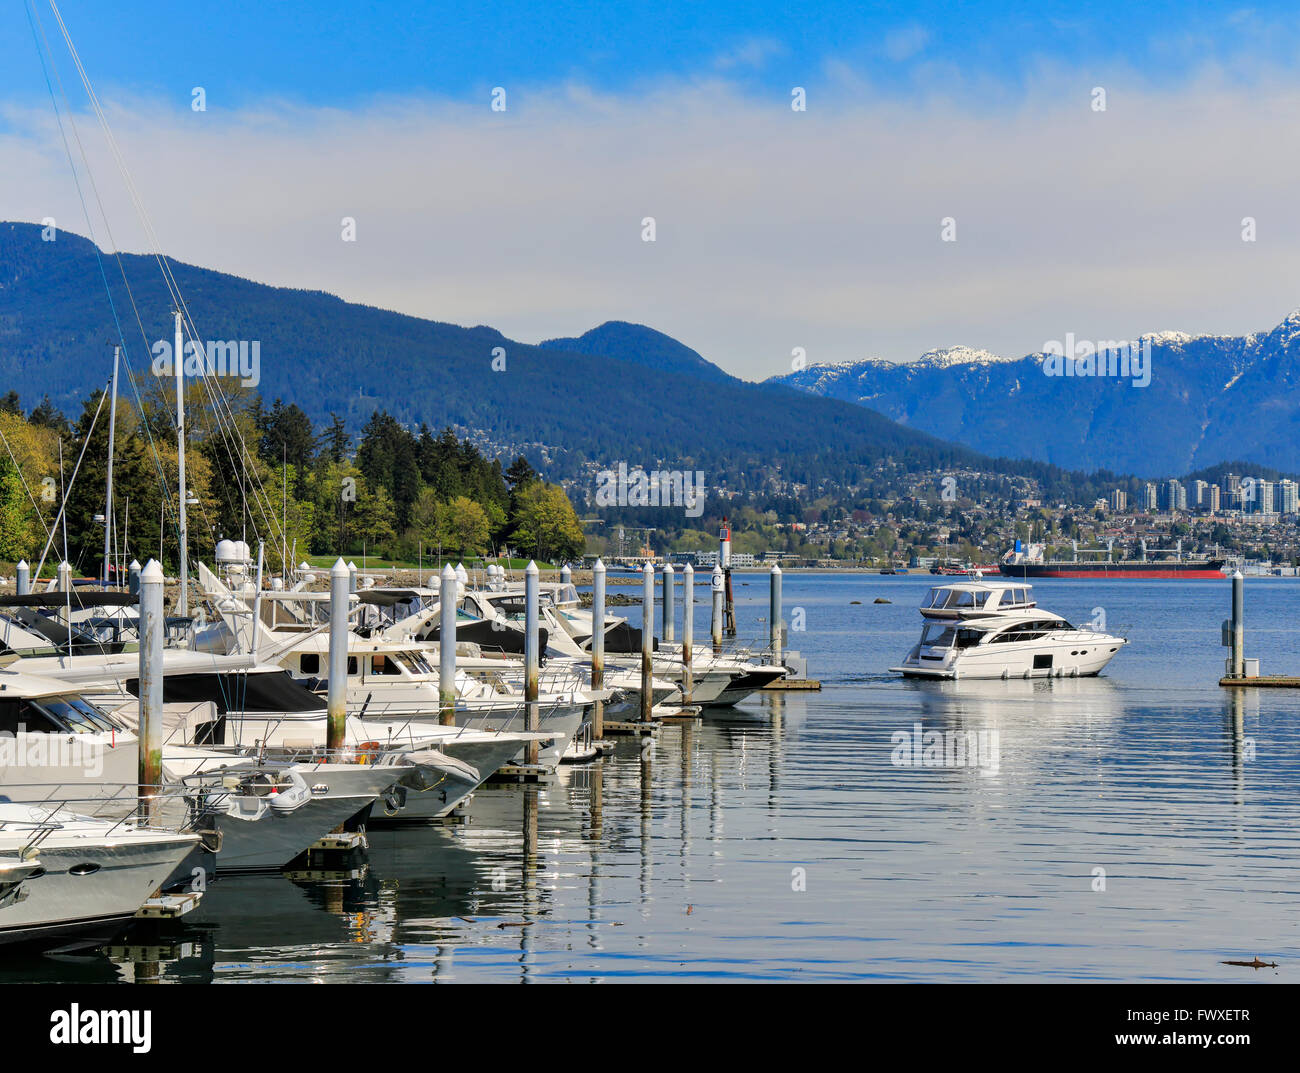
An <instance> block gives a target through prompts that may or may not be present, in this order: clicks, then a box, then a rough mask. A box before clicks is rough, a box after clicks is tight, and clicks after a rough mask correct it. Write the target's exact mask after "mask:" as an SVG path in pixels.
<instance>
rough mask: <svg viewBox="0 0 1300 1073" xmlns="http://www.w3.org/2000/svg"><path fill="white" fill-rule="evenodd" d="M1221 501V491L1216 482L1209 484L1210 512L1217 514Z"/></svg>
mask: <svg viewBox="0 0 1300 1073" xmlns="http://www.w3.org/2000/svg"><path fill="white" fill-rule="evenodd" d="M1222 502H1223V499H1222V493H1221V492H1220V491H1219V486H1218V485H1217V484H1212V485H1210V508H1209V509H1210V513H1211V514H1218V513H1219V510H1220V507H1221V504H1222Z"/></svg>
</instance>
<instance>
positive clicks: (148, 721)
mask: <svg viewBox="0 0 1300 1073" xmlns="http://www.w3.org/2000/svg"><path fill="white" fill-rule="evenodd" d="M163 584H164V581H163V571H162V567H161V566H160V565H159V564H158V561H157V560H156V559H150V560H149V563H148V565H147V566H146V567H145V568H144V569H143V570H142V571H141V572H140V725H139V729H138V732H137V737H138V738H139V779H138V781H139V787H138V794H139V802H140V817H141V819H142V820H143V821H144V822H146V823H147V822H149V820H150V818H151V817H152V814H153V801H154V791H155V789H156V788H157V786H158V784H159V783H161V782H162V715H163V637H164V634H165V633H166V623H165V622H164V621H163Z"/></svg>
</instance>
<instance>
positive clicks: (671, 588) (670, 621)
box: [663, 563, 677, 644]
mask: <svg viewBox="0 0 1300 1073" xmlns="http://www.w3.org/2000/svg"><path fill="white" fill-rule="evenodd" d="M676 581H677V572H676V571H675V570H673V564H672V563H664V596H663V601H664V643H665V644H667V643H668V642H669V641H673V640H675V639H676V637H677V588H676V584H675V582H676Z"/></svg>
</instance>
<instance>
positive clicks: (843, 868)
mask: <svg viewBox="0 0 1300 1073" xmlns="http://www.w3.org/2000/svg"><path fill="white" fill-rule="evenodd" d="M799 583H800V582H799V581H797V580H794V579H791V580H787V583H786V584H787V594H788V599H790V600H791V601H792V602H793V601H794V600H795V599H796V595H795V594H796V592H797V585H798V584H799ZM827 584H830V583H827ZM1121 588H1122V586H1121ZM1181 593H1182V590H1181V589H1180V590H1179V592H1178V594H1175V598H1174V605H1176V606H1175V610H1177V609H1178V608H1181V611H1179V612H1178V613H1179V616H1180V617H1179V621H1178V622H1176V623H1168V622H1165V621H1164V619H1159V620H1155V621H1148V622H1147V623H1146V625H1145V626H1144V628H1143V630H1142V631H1141V637H1140V639H1139V642H1138V643H1135V645H1134V646H1132V650H1131V651H1130V650H1129V649H1126V650H1125V652H1124V653H1123V654H1122V655H1123V657H1124V658H1123V660H1117V661H1116V662H1115V664H1114V665H1113V666H1114V673H1113V674H1109V675H1107V676H1106V677H1102V678H1098V679H1050V680H1047V679H1039V680H1033V681H1029V682H1026V681H1023V680H1017V681H1007V682H1002V681H978V682H965V681H958V682H905V681H902V680H899V679H896V678H892V677H887V676H884V675H881V674H878V673H875V666H876V664H877V663H878V664H879V665H881V666H886V665H888V662H889V661H890V660H891V659H893V658H895V657H896V655H897V653H896V652H895V651H894V650H893V649H894V647H896V646H894V644H893V642H892V640H891V639H890V637H886V638H885V640H884V641H881V642H880V643H879V645H878V646H877V647H879V648H880V649H881V651H880V652H879V654H878V655H879V658H878V659H877V658H876V656H877V653H875V651H874V649H872V650H871V651H869V652H868V653H867V655H866V656H865V657H864V655H863V652H862V648H861V636H862V634H861V626H860V622H861V619H862V618H863V617H864V616H866V615H868V614H870V615H876V616H879V617H880V618H881V620H882V621H885V616H887V615H893V616H895V617H897V618H898V620H899V622H900V628H901V627H902V626H903V625H905V626H906V629H907V633H908V636H910V635H911V632H912V628H913V624H912V622H911V619H912V617H913V616H914V615H915V611H914V609H913V608H912V607H908V608H906V609H899V608H896V607H895V608H890V607H876V608H869V607H867V606H862V607H855V608H849V607H847V603H846V601H845V600H844V599H843V590H834V595H833V598H832V597H826V598H825V599H823V600H821V602H820V603H819V602H818V599H817V598H815V594H814V596H810V597H808V598H807V600H806V601H805V600H804V598H803V597H797V598H798V600H799V601H800V603H804V602H806V604H807V606H808V607H809V608H810V622H823V621H829V622H830V623H831V625H832V626H834V625H835V623H836V622H837V621H838V620H836V619H835V618H834V616H836V615H839V616H842V617H843V620H844V621H845V622H850V621H851V622H852V623H853V625H852V631H850V630H849V628H848V627H845V632H844V635H843V636H844V638H845V640H844V642H843V644H842V645H841V646H840V647H838V648H833V649H830V650H828V651H826V652H824V653H818V652H817V651H816V650H815V648H814V647H813V645H811V644H808V645H805V646H804V647H805V649H807V650H808V651H809V654H810V655H811V656H812V657H813V659H814V665H815V667H816V668H817V669H818V670H820V669H821V665H822V664H825V665H827V666H828V667H829V668H831V669H832V671H834V669H835V668H836V667H838V668H840V669H839V670H838V671H834V673H827V674H823V678H824V679H826V680H828V681H830V682H831V684H830V685H828V687H827V688H826V690H825V691H824V692H823V693H821V694H802V693H791V694H781V693H777V694H771V695H765V696H761V697H756V698H752V699H750V700H747V701H746V702H745V703H744V704H743V705H742V707H741V708H739V709H737V710H735V711H730V712H727V711H724V712H720V713H709V714H708V715H707V717H706V718H705V719H703V720H702V721H700V722H698V723H696V722H685V723H682V724H680V725H669V726H665V727H664V728H663V729H662V730H660V732H659V733H658V735H657V736H656V737H655V738H654V739H653V740H648V741H645V742H643V741H642V740H640V739H637V738H620V739H615V743H616V744H615V748H614V751H613V753H612V754H611V755H609V756H607V757H605V758H603V759H601V760H598V761H596V762H595V763H592V764H587V765H581V766H575V767H572V768H568V767H566V768H563V769H562V770H561V772H560V775H559V777H558V778H557V779H555V780H554V781H553V782H551V783H548V784H544V785H541V786H536V787H520V786H508V787H500V788H491V789H486V790H481V791H479V792H478V793H477V794H476V795H475V797H474V800H473V802H472V804H471V806H470V809H469V821H468V822H467V823H465V824H463V825H451V826H441V827H440V826H432V827H413V828H408V829H401V830H391V831H375V832H371V833H370V836H369V837H370V850H369V852H368V854H367V855H366V857H365V858H364V860H363V861H362V862H360V866H359V867H357V868H355V869H351V870H348V869H341V870H339V871H338V872H337V873H334V874H326V873H319V872H317V873H299V874H293V875H278V876H267V877H251V878H227V879H221V880H218V881H217V882H215V883H213V885H212V887H211V888H210V890H209V891H208V894H207V896H206V897H205V899H204V901H203V904H202V905H201V907H200V909H199V910H197V911H196V912H195V913H194V914H192V915H191V916H190V917H187V918H185V920H183V921H181V922H180V923H179V924H178V925H176V926H175V927H173V928H172V929H170V930H159V929H158V928H156V927H154V928H153V930H152V931H151V932H148V933H146V932H145V931H144V930H140V929H134V928H133V929H132V931H131V933H129V935H128V936H127V938H126V939H125V940H124V941H123V942H122V943H120V944H118V946H117V947H115V948H112V949H110V950H108V951H106V952H104V953H100V954H98V955H95V956H93V957H76V958H67V957H60V958H50V957H43V958H40V957H38V958H31V957H25V956H24V957H11V956H9V955H8V954H6V955H5V958H4V961H3V963H0V964H2V966H3V967H0V979H2V980H10V981H22V980H48V979H80V980H95V981H101V980H102V981H110V980H124V979H126V980H136V979H139V980H145V979H148V980H159V981H163V982H167V981H173V980H197V981H203V980H213V979H217V980H231V979H267V978H273V979H292V980H333V979H340V980H361V981H426V982H427V981H432V980H437V981H468V980H498V981H517V980H529V981H542V980H583V981H605V980H616V979H623V978H634V979H663V978H672V979H675V978H680V977H683V976H688V977H690V978H700V979H716V980H726V979H736V978H743V979H754V980H757V979H783V980H791V979H816V980H846V979H883V978H888V979H894V978H901V979H918V980H940V979H941V980H998V979H1032V980H1035V981H1040V980H1043V979H1079V978H1085V979H1143V978H1176V979H1198V980H1199V979H1219V978H1221V976H1220V974H1222V973H1224V970H1223V969H1221V968H1219V967H1218V964H1219V961H1220V960H1221V958H1228V957H1234V956H1237V955H1242V954H1244V955H1246V956H1247V957H1248V956H1250V955H1252V954H1253V953H1256V952H1258V953H1260V954H1261V955H1262V956H1263V955H1269V956H1270V960H1272V959H1277V960H1281V959H1282V958H1284V957H1286V956H1287V955H1288V954H1295V955H1300V950H1297V949H1296V947H1297V940H1296V938H1295V937H1294V928H1293V927H1292V925H1291V920H1292V918H1293V916H1294V908H1295V897H1296V895H1295V891H1294V860H1295V856H1296V854H1297V852H1300V802H1298V801H1297V795H1296V790H1295V788H1296V785H1297V776H1298V775H1300V692H1292V691H1281V690H1272V691H1264V690H1221V689H1220V688H1219V687H1218V686H1217V677H1216V674H1217V671H1218V668H1219V667H1220V666H1221V659H1222V654H1221V651H1218V650H1217V648H1216V646H1217V640H1218V637H1217V626H1215V627H1214V628H1213V629H1211V630H1207V631H1206V632H1207V636H1208V639H1207V640H1206V641H1205V643H1204V644H1203V645H1202V644H1201V643H1200V641H1199V639H1197V640H1194V641H1189V640H1188V637H1196V638H1199V635H1198V634H1196V633H1195V631H1194V630H1193V629H1192V628H1191V627H1189V626H1188V625H1187V624H1186V622H1185V621H1183V619H1184V617H1186V618H1187V620H1188V621H1193V620H1194V619H1195V614H1200V617H1201V618H1203V619H1204V620H1205V621H1206V622H1208V623H1212V624H1213V623H1217V621H1218V619H1220V618H1221V617H1222V614H1221V609H1220V608H1212V607H1211V606H1210V605H1211V603H1212V601H1209V600H1208V598H1207V603H1206V607H1205V608H1203V609H1201V611H1199V612H1198V611H1196V609H1195V608H1193V609H1191V610H1190V611H1189V609H1188V608H1187V607H1184V606H1183V605H1181V604H1178V600H1183V599H1185V597H1184V596H1183V595H1181ZM1127 598H1128V597H1126V596H1125V594H1124V592H1120V591H1117V592H1116V593H1115V595H1114V596H1113V597H1107V598H1106V599H1105V600H1104V602H1105V603H1106V604H1107V608H1108V613H1109V614H1110V615H1111V617H1112V618H1113V619H1115V621H1125V620H1126V619H1133V620H1134V621H1138V622H1143V621H1144V620H1143V619H1142V617H1141V616H1142V615H1144V614H1145V615H1147V616H1148V619H1149V618H1150V616H1151V615H1153V614H1158V615H1164V614H1165V612H1164V611H1163V610H1160V611H1158V612H1156V611H1152V610H1150V609H1149V608H1148V605H1146V604H1142V603H1141V601H1140V600H1136V599H1133V600H1132V601H1131V602H1132V604H1133V606H1131V607H1125V606H1124V604H1123V602H1122V599H1127ZM832 599H833V601H834V602H832ZM1080 599H1083V598H1082V597H1081V598H1080ZM1084 602H1086V603H1088V604H1089V606H1092V603H1095V602H1103V601H1101V600H1093V598H1092V597H1088V598H1087V599H1086V600H1085V601H1084ZM1260 602H1262V598H1261V601H1260ZM813 609H816V614H815V615H814V614H813ZM904 611H906V618H907V621H906V622H903V616H904ZM1211 611H1212V614H1211V613H1209V612H1211ZM1193 612H1195V614H1193ZM1202 612H1204V613H1202ZM1171 613H1172V612H1171ZM1258 613H1259V615H1260V617H1261V619H1262V618H1263V614H1264V611H1263V609H1260V610H1259V612H1258ZM818 616H820V617H818ZM742 625H743V624H742ZM1165 628H1168V629H1175V630H1176V631H1181V632H1175V633H1174V634H1173V635H1172V636H1174V637H1176V641H1173V642H1170V643H1168V644H1166V645H1165V646H1164V647H1163V648H1159V647H1158V646H1159V645H1160V643H1161V642H1160V637H1161V636H1162V634H1161V630H1162V629H1165ZM823 643H826V644H829V643H830V642H827V641H825V640H824V639H823ZM873 661H874V662H873ZM1126 676H1127V677H1126ZM917 724H920V726H921V727H922V728H923V731H924V732H937V733H939V734H941V735H952V734H956V733H963V734H967V735H970V734H974V735H977V736H978V735H979V734H986V735H987V734H992V733H996V735H997V741H998V746H999V752H998V763H997V765H996V767H995V768H993V767H989V768H980V767H978V766H976V767H969V766H966V767H955V766H951V767H950V766H926V765H919V766H916V765H906V764H898V763H896V762H895V760H896V759H897V757H896V755H895V752H896V748H897V746H896V742H895V737H896V735H897V734H898V733H899V732H903V733H904V734H910V733H912V731H913V730H914V728H915V727H916V726H917ZM1099 868H1100V869H1103V870H1104V873H1105V877H1106V885H1105V888H1104V889H1095V887H1094V881H1095V878H1096V872H1095V870H1096V869H1099ZM799 870H801V871H802V874H801V875H800V877H799V882H797V883H796V882H792V875H793V874H794V873H795V872H796V871H799ZM1242 906H1248V907H1249V912H1248V913H1243V912H1241V911H1240V910H1241V907H1242Z"/></svg>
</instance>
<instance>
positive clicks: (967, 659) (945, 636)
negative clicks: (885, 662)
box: [890, 581, 1128, 678]
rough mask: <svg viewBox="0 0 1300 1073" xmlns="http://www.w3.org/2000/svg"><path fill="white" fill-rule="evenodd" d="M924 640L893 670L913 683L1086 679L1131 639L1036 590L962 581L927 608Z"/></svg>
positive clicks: (930, 599)
mask: <svg viewBox="0 0 1300 1073" xmlns="http://www.w3.org/2000/svg"><path fill="white" fill-rule="evenodd" d="M921 620H922V628H921V640H920V642H919V643H917V645H916V646H915V647H914V648H913V649H912V650H911V652H909V653H908V654H907V658H906V659H904V660H903V662H902V664H901V665H900V666H897V667H891V668H890V670H891V671H894V672H896V673H898V674H902V675H903V676H904V677H906V678H1052V677H1055V678H1083V677H1088V676H1090V675H1096V674H1100V673H1101V671H1102V670H1103V669H1104V668H1105V666H1106V664H1108V663H1109V662H1110V661H1111V659H1113V658H1114V656H1115V653H1116V652H1118V651H1119V650H1120V648H1122V647H1123V646H1124V645H1125V644H1127V643H1128V642H1127V641H1126V640H1125V639H1124V638H1123V637H1115V636H1112V635H1111V634H1109V633H1106V632H1104V631H1102V630H1097V629H1094V628H1092V627H1089V626H1082V627H1080V626H1072V625H1071V624H1070V623H1069V622H1067V621H1066V620H1065V619H1064V618H1062V617H1061V616H1060V615H1056V614H1053V613H1052V612H1051V611H1044V610H1043V609H1042V608H1040V607H1038V606H1037V604H1036V602H1035V600H1034V594H1033V588H1032V586H1030V585H1024V584H1017V583H1005V584H1004V583H1000V582H993V583H984V582H982V581H971V582H957V583H954V584H952V585H942V586H939V587H936V588H932V589H931V590H930V591H929V592H928V593H927V594H926V597H925V600H924V601H923V602H922V604H921Z"/></svg>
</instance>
